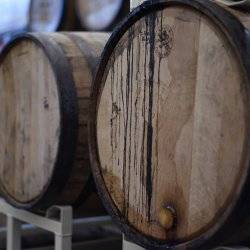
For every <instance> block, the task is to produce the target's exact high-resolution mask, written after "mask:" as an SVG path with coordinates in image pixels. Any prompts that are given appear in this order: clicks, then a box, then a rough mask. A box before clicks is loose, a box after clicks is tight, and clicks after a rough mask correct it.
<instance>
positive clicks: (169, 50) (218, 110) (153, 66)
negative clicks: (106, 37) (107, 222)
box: [91, 0, 249, 249]
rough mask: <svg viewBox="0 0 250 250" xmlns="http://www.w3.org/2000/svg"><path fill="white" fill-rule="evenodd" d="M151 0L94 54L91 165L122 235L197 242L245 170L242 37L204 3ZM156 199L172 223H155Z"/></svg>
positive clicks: (232, 21)
mask: <svg viewBox="0 0 250 250" xmlns="http://www.w3.org/2000/svg"><path fill="white" fill-rule="evenodd" d="M153 2H154V1H152V4H150V3H146V4H145V5H144V6H142V7H141V8H138V10H136V11H135V12H133V13H132V14H131V18H128V20H127V21H126V22H124V24H123V26H122V27H121V28H120V29H119V30H117V32H116V34H115V35H113V36H112V39H111V40H110V41H109V43H108V46H107V47H106V53H104V55H103V59H102V63H101V64H100V68H99V71H98V74H97V77H96V82H95V92H94V93H93V96H94V97H95V95H98V97H97V101H96V102H95V103H94V106H95V114H94V115H93V120H92V126H91V128H93V130H92V134H91V136H96V140H94V139H93V140H92V141H93V142H91V148H92V154H93V157H92V160H93V170H94V174H95V177H96V181H97V183H98V186H99V189H100V192H101V193H102V195H101V196H102V198H103V199H104V201H105V202H106V204H107V207H108V209H109V210H110V211H111V213H113V214H114V215H115V216H116V218H117V219H118V222H119V223H120V224H121V226H122V228H123V230H124V231H125V232H126V233H127V234H128V235H130V236H132V237H134V238H135V239H136V240H138V241H139V242H141V243H142V242H143V243H145V244H151V243H152V242H153V243H155V244H156V245H157V244H158V243H159V242H161V244H164V243H165V244H168V245H171V244H176V242H177V243H180V242H184V243H186V242H187V241H192V240H196V239H198V238H199V237H200V236H201V235H203V234H206V233H207V232H209V233H208V234H207V236H203V238H201V241H202V240H203V239H204V237H207V238H208V235H209V236H211V234H212V233H214V232H215V231H216V230H217V229H218V227H219V226H221V222H222V220H223V219H225V218H226V216H228V213H229V211H230V212H231V211H232V209H233V208H234V206H235V204H236V203H235V202H236V199H237V198H238V195H239V192H240V190H241V189H242V186H243V183H244V182H245V180H246V176H247V171H248V165H249V147H248V145H249V140H248V138H249V137H248V136H249V118H248V116H249V114H248V109H249V108H248V105H249V99H248V95H249V82H248V80H247V77H248V75H247V74H246V68H244V67H242V61H244V60H245V59H246V58H240V57H239V54H240V55H242V56H244V53H242V51H241V50H243V51H244V49H245V48H246V47H245V43H244V39H246V38H247V37H246V36H244V34H245V33H244V29H242V26H241V25H240V23H239V22H238V21H237V19H236V18H234V17H233V16H232V15H231V14H230V13H229V12H226V11H225V10H224V9H222V8H220V7H219V6H217V5H215V4H213V3H208V2H207V1H202V0H200V1H186V0H183V1H181V0H180V1H160V2H159V3H157V2H155V3H153ZM135 16H136V18H135ZM218 20H219V21H218ZM230 28H231V31H230ZM236 31H237V32H236ZM230 32H231V33H230ZM234 32H236V33H234ZM237 39H238V40H237ZM238 41H239V42H238ZM235 48H237V49H235ZM239 50H240V51H239ZM244 52H245V56H247V52H248V51H247V50H245V51H244ZM245 62H246V61H244V63H245ZM91 138H92V137H91ZM165 206H172V207H173V208H174V209H175V210H176V213H177V221H176V226H175V227H174V228H172V230H165V229H164V228H163V227H162V226H161V225H160V223H159V213H160V211H161V209H162V208H163V207H165ZM125 224H126V225H125ZM138 235H139V236H138ZM147 236H148V237H147ZM149 238H150V240H148V239H149ZM151 240H152V241H151ZM196 243H197V242H196ZM191 244H193V243H191ZM197 244H198V243H197ZM195 249H196V248H195Z"/></svg>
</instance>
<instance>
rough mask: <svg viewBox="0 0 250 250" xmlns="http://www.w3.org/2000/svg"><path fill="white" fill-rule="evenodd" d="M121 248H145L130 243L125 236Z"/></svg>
mask: <svg viewBox="0 0 250 250" xmlns="http://www.w3.org/2000/svg"><path fill="white" fill-rule="evenodd" d="M122 250H146V249H144V248H142V247H140V246H138V245H136V244H135V243H132V242H130V241H128V240H127V239H126V237H125V236H123V244H122Z"/></svg>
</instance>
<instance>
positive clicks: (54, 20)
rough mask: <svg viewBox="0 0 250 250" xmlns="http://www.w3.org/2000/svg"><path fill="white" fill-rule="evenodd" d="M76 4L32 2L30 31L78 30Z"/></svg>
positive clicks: (51, 0) (46, 0)
mask: <svg viewBox="0 0 250 250" xmlns="http://www.w3.org/2000/svg"><path fill="white" fill-rule="evenodd" d="M76 26H77V17H76V12H75V3H74V1H71V0H31V1H30V8H29V23H28V30H29V31H32V32H53V31H57V30H63V31H66V30H71V31H72V30H76Z"/></svg>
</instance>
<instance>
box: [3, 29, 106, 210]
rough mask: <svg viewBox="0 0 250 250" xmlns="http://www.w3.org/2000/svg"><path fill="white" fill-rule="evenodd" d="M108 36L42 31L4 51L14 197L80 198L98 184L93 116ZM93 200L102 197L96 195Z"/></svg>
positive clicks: (7, 167) (9, 188) (6, 134)
mask: <svg viewBox="0 0 250 250" xmlns="http://www.w3.org/2000/svg"><path fill="white" fill-rule="evenodd" d="M108 37H109V35H108V34H107V33H91V34H90V33H64V34H63V33H60V34H59V33H48V34H38V33H37V34H34V35H32V34H31V35H24V37H20V38H18V40H16V41H14V42H13V44H12V45H10V47H9V48H7V51H5V52H4V54H5V56H4V57H3V58H2V63H1V65H0V89H1V94H0V96H1V105H0V106H1V108H0V111H1V115H0V117H1V119H2V120H3V121H4V122H3V123H1V125H0V142H1V145H3V147H1V151H0V155H1V157H2V161H1V164H0V184H1V187H2V189H3V191H4V192H3V193H4V194H3V196H4V197H5V198H7V200H8V201H9V202H11V203H12V204H13V205H15V206H18V207H19V206H20V207H22V208H29V209H30V208H31V209H33V208H35V209H40V208H41V209H45V208H46V207H48V206H51V205H55V204H57V205H61V204H62V205H73V206H79V205H81V204H82V203H84V201H85V200H86V199H88V197H89V196H90V195H91V193H92V192H93V191H94V186H93V183H92V181H91V173H90V162H89V150H88V141H87V138H88V124H87V123H88V119H89V103H90V94H91V87H92V80H93V75H94V73H95V70H96V67H97V65H98V63H99V57H100V54H101V52H102V50H103V47H104V45H105V43H106V41H107V39H108ZM60 65H63V67H62V66H60ZM60 67H61V68H60ZM70 88H72V89H73V90H70V91H69V89H70ZM75 104H76V105H75ZM74 105H75V106H74ZM72 115H76V119H75V118H72ZM75 123H76V124H75ZM75 137H76V138H75ZM67 154H69V157H68V158H65V159H66V160H65V161H64V160H63V157H64V155H67ZM71 154H72V155H71ZM72 158H73V160H72V161H71V159H72ZM91 200H92V201H93V202H92V204H97V203H95V202H96V200H97V197H96V195H93V197H92V198H91ZM98 202H99V200H98ZM98 204H100V203H98ZM88 206H90V205H88ZM97 207H98V206H96V208H97ZM99 208H100V205H99V207H98V209H99ZM93 210H94V211H95V207H93ZM102 212H103V211H102Z"/></svg>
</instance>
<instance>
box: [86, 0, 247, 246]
mask: <svg viewBox="0 0 250 250" xmlns="http://www.w3.org/2000/svg"><path fill="white" fill-rule="evenodd" d="M170 6H186V7H190V8H192V9H194V10H196V11H199V12H201V13H203V14H204V15H206V16H207V17H208V18H209V19H210V20H211V21H212V22H213V23H214V24H216V25H217V26H218V29H220V30H221V32H222V33H223V34H224V35H225V37H226V39H227V40H228V41H229V43H230V45H231V46H232V49H233V50H234V52H235V53H236V55H237V56H238V59H239V62H240V64H241V65H240V66H241V68H242V72H243V73H244V77H245V79H246V82H247V84H249V82H250V72H247V68H249V67H250V59H248V57H249V45H250V43H249V42H248V40H247V38H248V37H247V32H246V30H245V28H244V26H243V25H242V24H241V23H240V21H239V20H238V19H237V18H236V17H235V16H234V15H233V14H231V13H230V12H227V11H226V10H225V9H224V8H223V7H221V6H219V5H218V4H216V3H213V2H210V1H207V0H156V1H154V0H150V1H146V2H144V3H143V4H142V5H141V6H139V7H137V8H135V9H134V10H133V11H132V12H131V14H130V15H129V16H128V17H127V18H126V19H125V20H123V22H122V23H121V24H120V25H119V26H118V27H117V29H116V30H115V31H114V33H113V34H112V36H111V37H110V39H109V41H108V43H107V45H106V47H105V49H104V51H103V54H102V57H101V62H100V66H99V68H98V71H97V73H96V77H95V80H94V84H93V89H92V105H91V114H92V115H91V117H90V122H89V130H90V132H89V146H90V152H91V162H92V164H91V167H92V171H93V175H94V179H95V181H96V183H97V189H98V192H99V194H100V197H101V199H102V201H103V203H104V205H105V207H106V209H107V210H108V212H109V213H110V214H111V216H112V217H113V219H114V221H115V222H116V223H117V225H118V226H119V227H120V229H121V230H122V232H123V233H124V234H125V235H126V237H128V238H129V239H131V240H132V241H134V242H136V243H138V244H139V245H142V246H144V247H147V249H148V247H150V248H153V249H166V248H171V247H173V246H180V247H182V246H185V247H187V248H188V249H196V247H199V249H201V247H202V245H203V242H204V241H206V243H208V244H210V245H211V246H213V245H214V244H215V243H216V241H217V243H221V240H222V238H221V237H224V240H226V236H225V235H223V232H222V231H223V228H228V227H230V228H234V227H235V223H236V222H238V221H239V214H243V211H242V206H243V204H244V201H246V200H248V199H249V198H248V196H247V190H248V188H250V169H249V159H246V162H247V164H248V165H247V166H246V170H245V171H246V176H245V178H244V180H242V183H241V184H240V185H239V190H237V192H239V191H242V192H241V194H240V195H239V197H235V199H234V202H233V203H232V205H231V207H230V208H226V209H225V211H224V212H223V213H222V216H221V217H220V219H219V222H217V223H215V224H213V225H212V226H210V228H209V229H208V230H207V231H206V232H203V233H202V234H201V235H200V236H198V237H195V238H192V239H188V240H187V241H184V242H183V241H182V242H177V241H175V242H171V243H169V242H167V241H165V240H158V239H155V238H153V237H151V236H147V235H144V234H143V233H141V232H139V231H138V230H137V229H136V228H134V227H133V226H132V225H130V224H129V222H128V221H127V219H126V218H125V217H123V216H122V214H121V212H120V211H119V209H118V208H117V207H116V205H115V203H114V201H113V199H112V197H111V196H110V194H109V193H108V190H107V187H106V184H105V181H104V179H103V176H102V171H101V167H100V166H101V165H100V159H99V153H98V143H97V127H96V125H97V122H96V117H97V112H98V102H99V98H100V95H101V93H102V85H103V84H102V79H103V73H104V71H105V68H106V66H107V63H108V61H109V59H110V55H111V54H112V52H113V49H114V48H115V47H116V46H117V44H118V42H119V40H120V39H121V38H122V36H123V35H124V33H125V32H126V31H127V30H128V29H129V28H130V27H131V26H132V25H133V24H134V23H136V22H137V21H138V20H140V19H141V18H142V17H143V16H144V15H147V14H149V13H151V12H153V11H159V10H162V9H165V8H167V7H170ZM249 38H250V37H249ZM247 129H248V131H249V125H248V126H247ZM248 133H249V132H248ZM245 144H246V143H245ZM247 146H248V145H247ZM245 165H246V164H245ZM248 180H249V181H248ZM98 184H99V185H98ZM244 205H245V204H244ZM248 206H249V205H248ZM248 209H249V207H246V208H245V211H244V212H245V214H248V213H247V210H248ZM248 211H249V210H248ZM230 216H231V217H230ZM229 217H230V218H229ZM241 221H242V222H243V221H244V216H241ZM206 247H207V245H206ZM204 249H207V248H204Z"/></svg>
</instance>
